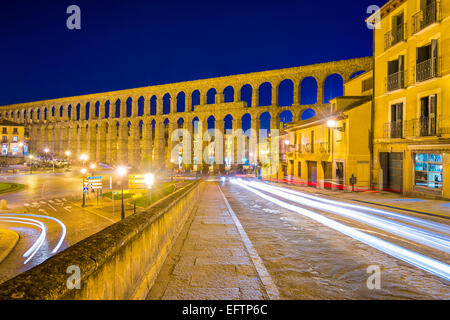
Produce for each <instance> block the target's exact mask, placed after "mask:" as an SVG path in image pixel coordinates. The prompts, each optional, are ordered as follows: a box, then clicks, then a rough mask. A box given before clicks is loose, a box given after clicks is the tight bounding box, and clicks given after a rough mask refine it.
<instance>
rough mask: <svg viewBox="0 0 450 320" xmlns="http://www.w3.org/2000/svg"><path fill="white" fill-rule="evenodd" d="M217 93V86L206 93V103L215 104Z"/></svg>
mask: <svg viewBox="0 0 450 320" xmlns="http://www.w3.org/2000/svg"><path fill="white" fill-rule="evenodd" d="M216 94H217V90H216V89H215V88H211V89H209V90H208V92H207V93H206V104H215V103H216Z"/></svg>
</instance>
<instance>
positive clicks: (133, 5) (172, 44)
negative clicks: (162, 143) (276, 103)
mask: <svg viewBox="0 0 450 320" xmlns="http://www.w3.org/2000/svg"><path fill="white" fill-rule="evenodd" d="M385 2H386V0H358V1H354V0H344V1H337V0H315V1H310V0H308V1H305V0H296V1H283V0H281V1H280V0H277V1H275V0H272V1H263V0H258V1H253V0H251V1H247V0H240V1H234V0H229V1H217V0H210V1H205V2H202V1H186V0H185V1H171V0H166V1H151V0H147V1H143V0H142V1H137V0H135V1H133V0H127V1H124V0H121V1H117V0H89V1H78V0H71V1H65V0H54V1H49V0H39V1H25V0H2V1H1V3H0V39H1V40H0V105H5V104H12V103H20V102H27V101H35V100H43V99H51V98H59V97H65V96H73V95H81V94H88V93H96V92H103V91H110V90H120V89H127V88H134V87H142V86H148V85H155V84H162V83H170V82H178V81H186V80H195V79H201V78H209V77H217V76H224V75H231V74H239V73H248V72H254V71H263V70H270V69H278V68H285V67H293V66H299V65H307V64H312V63H318V62H326V61H329V60H339V59H347V58H353V57H360V56H368V55H371V54H372V33H371V31H370V30H368V29H367V27H366V25H365V22H364V20H365V18H366V17H367V16H368V15H367V14H366V10H367V7H368V6H369V5H373V4H375V5H379V6H381V5H383V4H384V3H385ZM71 4H76V5H78V6H80V8H81V27H82V29H81V30H76V31H73V30H68V29H67V28H66V20H67V17H68V16H69V15H68V14H66V9H67V7H68V6H69V5H71Z"/></svg>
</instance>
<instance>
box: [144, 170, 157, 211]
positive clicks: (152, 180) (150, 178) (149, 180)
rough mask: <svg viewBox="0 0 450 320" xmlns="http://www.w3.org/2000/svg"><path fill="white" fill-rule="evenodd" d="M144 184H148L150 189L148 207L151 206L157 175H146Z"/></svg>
mask: <svg viewBox="0 0 450 320" xmlns="http://www.w3.org/2000/svg"><path fill="white" fill-rule="evenodd" d="M144 183H145V184H146V186H147V188H148V205H150V204H151V202H152V197H151V189H152V186H153V183H155V175H154V174H152V173H146V174H144Z"/></svg>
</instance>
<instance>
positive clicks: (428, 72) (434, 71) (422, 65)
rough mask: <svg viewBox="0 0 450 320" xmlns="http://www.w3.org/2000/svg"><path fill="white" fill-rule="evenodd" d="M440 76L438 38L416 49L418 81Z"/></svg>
mask: <svg viewBox="0 0 450 320" xmlns="http://www.w3.org/2000/svg"><path fill="white" fill-rule="evenodd" d="M437 76H438V40H437V39H434V40H432V41H431V44H429V45H427V46H423V47H419V48H417V49H416V81H417V82H422V81H426V80H429V79H431V78H435V77H437Z"/></svg>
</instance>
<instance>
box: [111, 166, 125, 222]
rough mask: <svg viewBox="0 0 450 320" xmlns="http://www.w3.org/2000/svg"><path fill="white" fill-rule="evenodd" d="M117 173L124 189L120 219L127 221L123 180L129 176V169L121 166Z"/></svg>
mask: <svg viewBox="0 0 450 320" xmlns="http://www.w3.org/2000/svg"><path fill="white" fill-rule="evenodd" d="M116 172H117V175H118V176H119V177H120V186H121V188H122V211H121V214H120V218H121V219H122V220H123V219H125V208H124V206H123V181H122V180H123V177H124V176H125V175H126V174H127V168H126V167H123V166H120V167H118V168H117V170H116ZM113 201H114V195H113Z"/></svg>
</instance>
